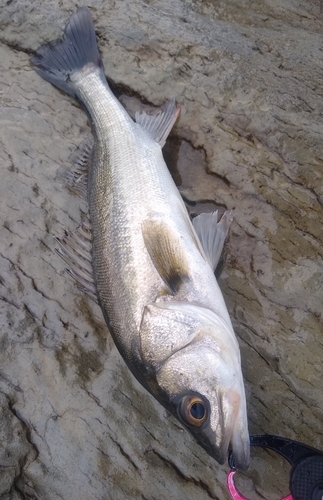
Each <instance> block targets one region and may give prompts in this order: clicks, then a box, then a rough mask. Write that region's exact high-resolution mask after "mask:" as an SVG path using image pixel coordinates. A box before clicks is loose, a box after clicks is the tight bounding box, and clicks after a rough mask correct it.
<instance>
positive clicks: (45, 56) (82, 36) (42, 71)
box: [30, 7, 105, 97]
mask: <svg viewBox="0 0 323 500" xmlns="http://www.w3.org/2000/svg"><path fill="white" fill-rule="evenodd" d="M30 64H31V66H32V67H33V68H34V70H35V71H36V73H38V74H39V75H40V76H41V77H42V78H44V80H47V81H48V82H50V83H52V84H53V85H55V86H56V87H58V88H60V89H62V90H64V92H66V93H67V94H70V95H72V96H73V97H77V89H76V87H75V86H74V84H73V82H72V81H71V75H72V74H73V73H74V72H76V71H77V70H80V69H81V68H83V67H84V66H86V65H88V64H93V65H94V66H95V67H99V68H100V70H101V71H100V73H101V77H102V79H103V80H104V81H105V74H104V70H103V64H102V61H101V57H100V54H99V50H98V46H97V42H96V36H95V29H94V24H93V20H92V16H91V13H90V11H89V9H88V8H87V7H81V8H79V9H78V10H77V11H76V12H75V13H74V14H72V16H71V17H70V20H69V22H68V23H67V25H66V27H65V30H64V35H63V38H62V39H58V40H53V41H52V42H49V43H47V44H44V45H41V46H40V47H39V48H38V49H37V51H36V52H35V54H34V55H33V56H32V57H31V58H30Z"/></svg>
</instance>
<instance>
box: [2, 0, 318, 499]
mask: <svg viewBox="0 0 323 500" xmlns="http://www.w3.org/2000/svg"><path fill="white" fill-rule="evenodd" d="M0 5H1V10H0V26H1V37H0V39H1V44H0V66H1V72H0V80H1V87H0V88H1V95H0V128H1V134H0V141H1V149H0V158H1V182H0V207H1V208H0V219H1V239H0V299H1V300H0V308H1V309H0V311H1V312H0V321H1V332H0V342H1V350H0V399H1V409H0V443H1V447H0V498H1V499H3V500H9V499H14V500H16V499H17V500H18V499H36V500H40V499H42V500H54V499H55V500H56V499H64V500H74V499H75V500H94V499H100V500H103V499H104V500H107V499H113V500H118V499H126V498H132V499H146V500H153V499H156V500H157V499H158V500H166V499H167V500H172V499H174V500H175V499H176V500H184V499H197V498H198V499H199V500H203V499H209V498H216V499H220V500H222V499H225V498H228V493H227V491H226V486H225V475H226V471H227V468H226V467H225V466H224V467H219V466H218V465H217V464H216V463H215V462H214V461H213V460H212V459H210V458H209V457H208V456H207V455H206V454H205V453H204V451H203V450H202V449H200V448H199V447H198V446H197V445H196V444H195V443H194V442H193V441H192V439H191V437H190V436H189V435H188V433H187V432H184V431H183V430H182V429H181V428H179V425H178V423H177V422H175V421H174V419H173V418H171V417H168V416H167V415H166V414H165V412H164V410H163V409H162V408H161V407H160V406H159V405H158V403H157V402H155V401H154V400H153V399H152V398H151V397H150V396H149V395H148V394H147V393H146V392H145V391H144V390H143V389H142V388H141V387H140V386H139V385H138V384H137V383H136V381H135V380H134V379H133V377H132V376H131V375H130V373H129V371H128V370H127V368H126V367H125V365H124V362H123V360H122V359H121V358H120V356H119V354H118V353H117V351H116V349H115V347H114V346H113V343H112V340H111V338H110V337H109V334H108V331H107V329H106V327H105V325H104V323H103V319H102V316H101V312H100V310H99V308H98V307H97V306H95V305H93V303H92V302H91V301H90V299H88V298H87V297H85V296H84V295H83V294H82V293H81V292H79V291H78V290H77V288H76V287H75V285H74V283H73V282H72V281H71V280H70V279H69V277H68V276H66V275H65V274H63V273H62V269H63V267H64V266H63V264H62V262H61V261H60V259H59V258H58V257H57V256H56V255H55V254H54V252H53V248H54V241H53V238H52V237H53V236H54V235H61V234H62V233H63V231H64V230H65V229H67V230H73V229H75V228H76V227H77V226H78V225H79V223H80V221H81V218H82V215H83V214H84V213H85V212H86V204H85V202H83V201H82V200H80V199H78V198H77V197H75V196H73V195H72V194H71V193H69V192H68V191H67V190H66V188H65V187H63V186H62V185H61V184H60V183H59V181H58V180H57V179H56V178H55V177H56V171H57V169H58V167H59V166H60V165H62V164H64V163H66V162H67V161H68V157H69V154H70V153H71V152H72V151H73V150H74V149H75V147H76V146H77V145H78V144H79V143H80V142H81V141H82V139H83V138H85V137H86V136H87V135H88V134H89V126H88V123H87V119H86V115H85V113H84V112H83V111H82V110H81V109H80V108H79V106H78V105H77V104H76V103H75V102H73V101H72V99H70V98H69V97H67V96H66V95H63V94H62V93H61V92H59V91H58V90H56V89H54V88H53V87H52V86H50V85H49V84H47V83H46V82H44V81H42V80H41V79H40V78H39V77H38V76H37V75H36V74H35V73H34V72H33V71H32V70H31V68H30V67H29V63H28V59H29V54H30V53H31V52H32V51H33V50H35V49H36V48H37V46H38V45H39V44H40V43H41V42H45V41H49V40H52V39H53V38H57V37H59V36H60V35H61V33H62V29H63V28H64V26H65V23H66V21H67V19H68V17H69V15H70V14H71V12H72V11H74V10H75V8H76V6H75V3H74V2H71V1H69V0H63V1H61V2H58V3H56V2H51V1H49V0H44V1H40V0H8V1H6V2H4V1H2V2H1V4H0ZM88 6H89V7H90V8H91V11H92V14H93V17H94V20H95V24H96V28H97V35H98V39H99V46H100V50H101V53H102V57H103V62H104V65H105V69H106V73H107V75H108V76H109V78H110V79H111V81H112V82H113V84H114V87H115V88H116V90H117V91H118V92H119V94H120V93H121V94H124V95H123V98H122V99H123V102H124V103H125V104H126V105H127V106H128V107H129V108H131V106H133V105H134V102H135V101H134V97H136V98H137V99H138V98H139V99H140V100H141V101H143V102H148V103H151V104H154V105H159V104H160V103H161V102H163V101H164V100H165V99H166V98H167V97H169V96H170V95H175V96H176V99H177V101H178V103H179V104H180V105H181V106H182V114H181V118H180V120H179V122H178V124H177V126H176V128H175V130H174V132H173V135H172V137H171V139H170V141H169V143H168V145H167V148H166V155H167V157H168V159H169V162H170V166H171V168H172V171H173V173H174V177H175V179H176V181H177V182H178V184H179V187H180V189H181V191H182V194H183V195H184V197H185V199H186V201H187V203H188V205H189V206H190V207H191V211H192V212H194V211H196V212H198V211H201V210H203V209H206V210H211V209H212V207H213V206H215V205H217V206H220V207H222V208H223V207H227V208H230V209H233V210H234V213H235V219H234V223H233V224H232V228H231V232H230V238H229V241H228V244H227V247H226V255H225V259H224V270H223V273H222V276H221V279H220V284H221V287H222V290H223V292H224V295H225V298H226V301H227V304H228V308H229V311H230V313H231V316H232V319H233V322H234V326H235V329H236V332H237V334H238V338H239V342H240V344H241V352H242V360H243V371H244V375H245V380H246V387H247V399H248V408H249V421H250V431H251V432H252V433H255V432H267V433H273V434H280V435H283V436H287V437H290V438H292V439H297V440H299V441H303V442H305V443H308V444H311V445H313V446H315V447H318V448H320V449H323V432H322V416H323V393H322V378H323V363H322V359H323V341H322V339H323V336H322V335H323V334H322V332H323V317H322V302H323V260H322V254H323V231H322V220H323V154H322V143H323V113H322V112H323V87H322V81H323V37H322V32H323V12H322V10H323V9H322V6H321V5H320V2H319V0H308V1H307V2H300V1H298V0H287V1H286V2H284V5H282V3H281V2H278V1H276V0H270V1H269V0H267V1H265V2H261V5H260V4H259V2H257V1H252V0H243V1H241V0H239V1H238V0H237V1H232V0H231V1H229V2H227V1H214V0H208V1H202V0H190V1H185V2H184V1H181V0H145V1H139V0H131V1H128V0H123V1H120V0H116V1H113V2H112V1H108V2H107V1H105V2H104V1H100V0H91V1H89V2H88ZM130 97H131V98H130ZM135 105H136V104H135ZM252 457H253V460H252V467H251V468H250V471H248V472H247V473H246V474H244V475H242V474H240V475H239V477H238V482H239V485H240V487H241V489H242V490H243V492H244V494H245V495H246V496H250V497H252V498H254V499H258V498H267V499H268V500H270V499H276V498H279V497H281V496H282V495H283V494H287V492H288V472H289V468H288V465H287V464H286V462H284V461H283V460H282V459H280V458H279V457H278V456H277V455H273V454H269V453H267V452H265V451H262V452H260V451H259V452H258V451H257V452H256V451H254V452H253V453H252Z"/></svg>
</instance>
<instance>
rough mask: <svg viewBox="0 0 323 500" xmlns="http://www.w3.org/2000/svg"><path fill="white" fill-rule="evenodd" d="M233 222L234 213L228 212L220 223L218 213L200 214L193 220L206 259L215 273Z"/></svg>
mask: <svg viewBox="0 0 323 500" xmlns="http://www.w3.org/2000/svg"><path fill="white" fill-rule="evenodd" d="M232 220H233V216H232V212H231V211H230V210H227V211H226V212H224V214H223V215H222V218H221V220H220V222H218V212H217V211H216V212H212V213H210V214H200V215H198V216H197V217H195V218H194V219H193V221H192V222H193V226H194V229H195V231H196V233H197V235H198V237H199V240H200V242H201V245H202V247H203V250H204V252H205V255H206V258H207V260H208V262H209V264H210V266H211V267H212V269H213V271H215V269H216V266H217V264H218V262H219V259H220V257H221V253H222V250H223V245H224V241H225V239H226V237H227V234H228V231H229V228H230V224H231V222H232Z"/></svg>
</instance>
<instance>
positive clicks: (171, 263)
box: [30, 7, 250, 469]
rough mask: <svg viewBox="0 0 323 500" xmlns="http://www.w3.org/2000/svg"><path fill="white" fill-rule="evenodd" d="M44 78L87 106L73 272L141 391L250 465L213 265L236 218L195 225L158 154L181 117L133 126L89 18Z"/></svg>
mask: <svg viewBox="0 0 323 500" xmlns="http://www.w3.org/2000/svg"><path fill="white" fill-rule="evenodd" d="M30 64H31V66H32V68H33V69H34V70H35V71H36V73H38V75H40V76H41V77H42V78H43V79H44V80H46V81H48V82H50V83H51V84H53V85H54V86H56V87H58V88H59V89H61V90H63V91H65V92H66V93H67V94H69V95H71V96H73V97H74V98H75V99H77V100H78V101H79V102H80V103H81V104H82V105H83V107H84V108H85V111H86V113H87V115H88V117H89V120H90V123H91V129H92V139H91V141H90V142H88V143H87V144H86V147H84V148H83V149H82V148H81V150H80V151H79V152H78V153H77V154H76V164H77V165H78V168H77V169H76V170H74V171H70V172H65V174H64V175H65V180H66V183H67V184H70V185H71V186H73V187H74V188H75V189H78V190H79V192H80V193H83V195H84V196H86V198H87V201H88V206H89V215H88V218H87V220H86V221H85V222H84V223H83V224H82V226H81V227H80V228H79V229H78V230H77V231H75V232H74V233H70V234H68V235H67V236H65V237H64V238H61V239H58V240H57V241H58V243H59V248H58V250H57V251H58V253H59V255H60V256H61V257H62V258H63V259H64V260H65V262H67V263H68V264H69V272H70V274H71V275H72V276H73V277H74V278H75V279H76V280H77V282H78V283H79V285H80V286H81V287H82V289H83V290H84V291H85V292H86V293H88V294H89V295H90V297H92V298H93V300H95V301H97V303H98V304H99V305H100V307H101V309H102V313H103V316H104V319H105V321H106V324H107V326H108V328H109V331H110V333H111V335H112V338H113V340H114V343H115V345H116V347H117V349H118V350H119V352H120V354H121V356H122V357H123V359H124V360H125V362H126V364H127V366H128V368H129V369H130V371H131V372H132V374H133V375H134V376H135V377H136V379H137V380H138V381H139V382H140V383H141V384H142V386H143V387H144V388H145V389H146V390H147V391H148V392H149V393H150V394H151V395H152V396H154V397H155V398H156V399H157V401H159V403H160V404H162V405H163V406H164V407H165V408H166V410H167V411H168V412H170V413H171V414H172V415H174V417H175V418H177V419H178V420H179V421H180V423H181V424H182V426H184V427H185V428H186V429H187V430H188V431H189V432H190V433H191V435H193V437H194V438H195V440H196V441H197V443H198V444H199V445H201V446H202V447H203V448H204V450H205V451H206V452H207V453H208V454H209V455H210V456H211V457H213V458H214V459H215V460H216V461H217V462H219V463H220V464H223V463H224V462H225V460H226V458H227V456H228V452H229V451H230V450H231V451H232V452H233V455H234V460H235V465H236V467H237V468H239V469H247V468H248V466H249V455H250V447H249V433H248V420H247V409H246V397H245V388H244V382H243V376H242V370H241V357H240V350H239V345H238V341H237V338H236V336H235V333H234V330H233V327H232V324H231V320H230V317H229V313H228V310H227V307H226V305H225V302H224V298H223V295H222V293H221V290H220V288H219V285H218V283H217V280H216V278H215V274H214V271H215V268H216V265H217V263H218V261H219V258H220V255H221V251H222V248H223V244H224V240H225V239H226V236H227V233H228V230H229V227H230V224H231V221H232V214H231V212H230V211H228V210H227V211H226V212H225V213H224V214H223V216H222V218H221V220H220V221H218V214H217V213H211V214H200V215H199V216H197V217H195V218H194V219H193V220H191V219H190V216H189V214H188V212H187V209H186V207H185V204H184V202H183V200H182V198H181V195H180V193H179V191H178V189H177V187H176V185H175V184H174V181H173V179H172V177H171V175H170V173H169V171H168V169H167V166H166V164H165V161H164V158H163V154H162V147H163V145H164V144H165V141H166V138H167V136H168V135H169V133H170V131H171V129H172V127H173V125H174V123H175V121H176V120H177V118H178V116H179V113H180V108H179V107H178V106H177V105H176V102H175V99H174V98H171V99H169V100H168V101H167V102H166V103H165V104H164V105H163V106H161V107H160V108H159V109H158V110H157V111H156V112H154V113H152V112H150V111H141V112H139V111H138V112H137V113H136V116H135V120H133V119H132V118H131V117H130V116H129V114H128V113H127V112H126V110H125V109H124V107H123V106H122V105H121V103H120V102H119V100H118V99H117V98H116V97H115V96H114V94H113V93H112V91H111V89H110V87H109V85H108V82H107V79H106V76H105V72H104V67H103V63H102V60H101V57H100V53H99V50H98V46H97V41H96V34H95V28H94V23H93V20H92V16H91V13H90V10H89V9H88V8H86V7H81V8H79V9H78V10H77V11H76V12H75V13H73V14H72V16H71V17H70V19H69V21H68V23H67V25H66V27H65V30H64V34H63V36H62V38H61V39H58V40H54V41H51V42H50V43H47V44H44V45H41V46H40V47H39V48H38V49H37V50H36V52H35V53H34V55H33V56H32V57H31V59H30Z"/></svg>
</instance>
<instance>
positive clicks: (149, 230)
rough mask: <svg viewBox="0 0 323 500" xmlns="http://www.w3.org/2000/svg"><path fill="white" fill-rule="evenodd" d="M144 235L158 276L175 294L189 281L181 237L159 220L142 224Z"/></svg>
mask: <svg viewBox="0 0 323 500" xmlns="http://www.w3.org/2000/svg"><path fill="white" fill-rule="evenodd" d="M142 235H143V238H144V242H145V246H146V248H147V250H148V253H149V256H150V258H151V260H152V262H153V264H154V266H155V268H156V270H157V272H158V274H159V275H160V277H161V278H162V280H163V281H164V282H165V283H166V285H167V286H168V288H169V290H170V291H171V292H172V293H173V294H175V293H176V292H177V291H178V289H179V288H180V286H181V285H182V284H183V283H184V282H185V281H187V280H188V265H187V262H186V258H185V253H184V251H183V245H182V243H181V240H180V237H179V235H178V234H177V233H176V232H175V231H173V230H172V229H171V227H170V226H169V225H168V224H167V223H165V222H164V221H162V220H158V219H149V220H146V221H145V222H144V223H143V224H142Z"/></svg>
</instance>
